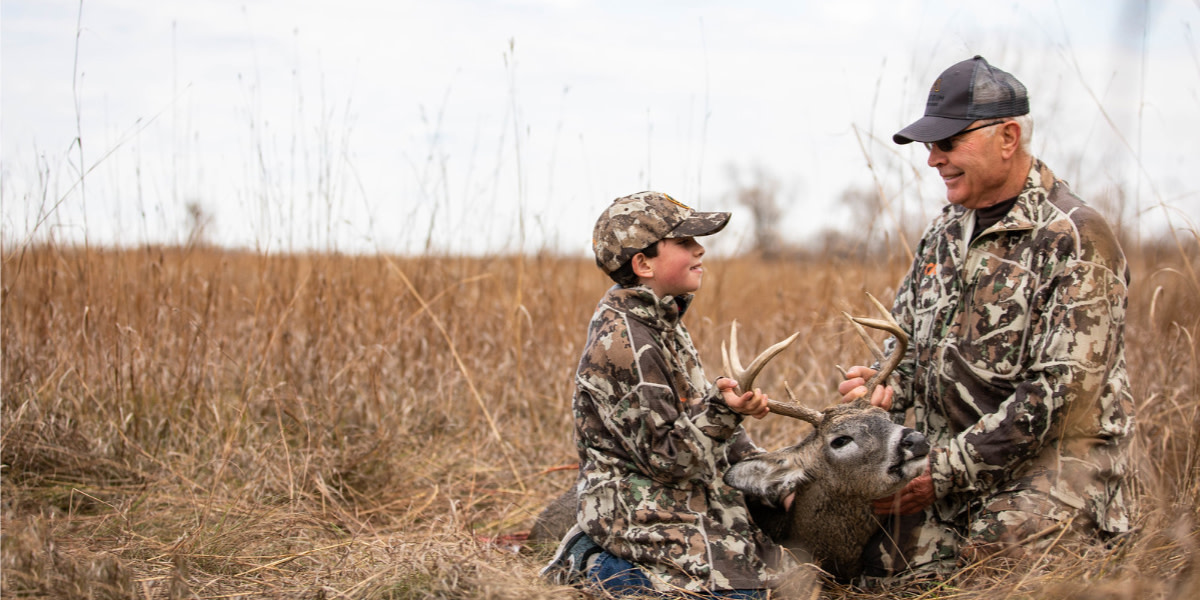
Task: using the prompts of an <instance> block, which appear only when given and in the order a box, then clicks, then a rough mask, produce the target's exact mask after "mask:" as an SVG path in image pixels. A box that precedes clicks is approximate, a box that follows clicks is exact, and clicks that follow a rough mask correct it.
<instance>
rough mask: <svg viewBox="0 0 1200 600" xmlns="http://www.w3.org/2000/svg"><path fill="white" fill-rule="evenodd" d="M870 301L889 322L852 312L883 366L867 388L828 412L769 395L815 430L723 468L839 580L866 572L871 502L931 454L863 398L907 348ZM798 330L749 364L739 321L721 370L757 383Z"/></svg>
mask: <svg viewBox="0 0 1200 600" xmlns="http://www.w3.org/2000/svg"><path fill="white" fill-rule="evenodd" d="M871 301H872V302H873V303H874V304H875V306H876V307H877V308H878V310H879V311H880V312H881V313H883V315H884V316H885V318H886V320H876V319H865V318H861V317H851V316H850V315H846V318H848V319H850V321H851V323H853V324H854V326H855V328H856V331H857V332H858V334H859V335H860V336H861V337H862V338H863V339H864V340H865V341H866V342H867V345H868V346H869V347H870V348H871V351H872V353H873V354H874V355H875V358H876V359H877V360H878V361H879V362H880V364H881V368H880V369H879V371H878V372H877V373H876V374H875V375H874V376H873V377H871V378H870V379H869V380H868V381H867V384H866V386H867V394H866V395H865V396H863V397H862V398H859V399H858V400H856V401H854V402H850V403H846V404H836V405H833V406H830V407H828V408H826V409H825V410H823V411H817V410H813V409H811V408H807V407H804V406H801V405H799V404H796V403H795V398H792V400H793V401H792V402H780V401H777V400H771V401H770V406H771V413H774V414H778V415H784V416H788V417H792V418H796V419H800V420H802V421H805V422H807V423H810V424H811V425H812V426H813V429H812V431H811V432H810V433H809V434H808V435H806V436H805V437H804V438H803V439H801V440H800V442H799V443H797V444H796V445H794V446H789V447H787V448H783V449H782V450H776V451H775V452H767V453H763V454H758V455H755V456H751V457H749V458H747V459H744V460H742V461H741V462H739V463H737V464H735V465H733V466H732V467H730V468H729V470H728V471H726V473H725V482H726V483H727V484H729V485H730V486H732V487H735V488H737V489H739V490H741V491H742V492H744V493H745V494H746V498H747V506H748V507H749V508H750V512H751V516H752V518H753V519H754V521H755V523H756V524H758V526H759V527H761V528H762V529H763V531H764V532H765V533H767V535H769V536H770V537H771V539H773V540H775V542H776V543H779V544H780V545H782V546H784V547H785V548H787V549H788V550H789V551H791V552H792V553H793V554H795V555H796V556H797V557H798V558H800V559H801V560H802V561H810V560H811V561H813V562H815V563H817V564H819V565H820V566H821V568H822V569H824V570H825V571H826V572H828V573H830V574H832V575H834V576H836V577H839V578H849V577H853V576H855V575H857V574H858V573H859V572H860V571H861V570H862V566H861V555H862V550H863V547H864V546H865V545H866V543H867V541H868V539H870V537H871V536H872V535H873V534H874V533H875V531H877V530H878V529H879V522H878V521H877V520H876V518H875V515H874V514H873V513H872V508H871V501H872V500H875V499H877V498H883V497H886V496H890V495H892V494H894V493H896V492H898V491H900V489H902V488H903V487H904V485H905V484H906V483H908V482H909V481H910V480H911V479H913V478H914V477H916V476H917V475H920V474H921V472H922V471H923V470H924V468H925V460H926V458H925V457H926V455H927V454H928V452H929V445H928V443H927V442H926V441H925V436H923V435H921V434H920V433H918V432H917V431H914V430H912V429H909V428H907V427H904V426H902V425H899V424H896V423H894V422H892V420H891V418H890V417H889V415H888V413H887V412H886V411H884V410H883V409H881V408H877V407H874V406H871V404H870V402H869V400H867V399H868V398H870V397H871V393H872V392H873V391H874V388H875V386H877V385H879V384H880V383H884V382H885V381H886V380H887V378H888V376H889V375H890V374H891V372H892V370H894V369H895V368H896V365H898V364H899V363H900V360H901V359H902V358H903V356H904V352H905V350H906V349H907V346H908V336H907V335H905V334H904V331H903V330H901V329H900V327H899V325H897V324H896V322H895V321H894V320H893V319H892V318H891V315H890V314H889V313H888V311H887V309H885V308H884V307H883V306H882V305H881V304H879V302H878V301H876V300H875V298H874V297H872V298H871ZM843 314H844V313H843ZM863 325H866V326H867V327H871V328H875V329H881V330H884V331H887V332H888V333H891V334H892V335H893V336H895V337H896V342H897V343H896V347H895V349H894V350H893V352H892V354H891V356H888V357H885V356H883V353H882V351H880V350H879V348H878V347H877V346H876V345H875V343H874V342H873V341H872V340H871V339H870V338H869V337H868V336H867V334H866V331H865V330H864V329H863V328H862V326H863ZM796 337H797V335H792V336H791V337H790V338H788V339H786V340H784V341H782V342H780V343H778V344H775V345H773V346H771V347H770V348H768V349H767V350H766V351H764V352H763V353H762V354H760V355H759V356H758V357H757V358H755V359H754V361H753V362H751V364H750V366H749V367H746V368H743V367H742V366H741V361H740V359H739V358H738V350H737V324H736V323H734V326H733V328H732V332H731V334H730V343H729V350H728V351H726V349H725V347H724V344H722V348H721V352H722V356H723V358H724V362H725V365H724V366H725V372H726V373H728V374H729V376H731V377H732V378H734V379H736V380H737V381H738V384H739V387H740V388H741V389H743V390H749V389H753V385H754V380H755V378H756V377H757V376H758V374H759V372H760V371H761V370H762V368H763V366H765V365H766V363H767V362H768V361H770V360H771V359H772V358H774V357H775V356H776V355H778V354H779V353H780V352H782V351H783V350H784V349H785V348H787V347H788V346H789V345H790V344H791V343H792V342H793V341H795V339H796ZM788 395H789V397H790V396H791V390H790V389H788ZM792 493H795V497H794V500H793V501H792V504H791V508H790V509H788V510H785V509H784V508H783V499H784V498H786V497H787V496H788V495H789V494H792ZM576 504H577V502H576V496H575V488H574V486H572V488H571V489H570V490H568V491H567V493H565V494H563V495H562V496H559V498H558V499H556V500H555V501H554V502H553V503H552V504H551V505H550V506H549V507H547V508H546V510H544V511H543V512H542V514H541V515H539V517H538V519H537V521H536V522H535V523H534V527H533V530H532V531H531V534H530V539H531V540H541V541H551V540H554V541H556V540H558V539H559V537H561V536H562V535H563V534H564V533H566V531H567V529H569V528H570V527H571V525H573V524H574V520H575V510H576Z"/></svg>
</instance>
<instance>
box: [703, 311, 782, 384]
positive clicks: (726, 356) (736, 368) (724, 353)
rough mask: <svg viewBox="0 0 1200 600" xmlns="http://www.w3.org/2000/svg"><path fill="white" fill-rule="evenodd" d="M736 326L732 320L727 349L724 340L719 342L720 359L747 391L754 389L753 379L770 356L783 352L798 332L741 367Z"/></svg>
mask: <svg viewBox="0 0 1200 600" xmlns="http://www.w3.org/2000/svg"><path fill="white" fill-rule="evenodd" d="M737 327H738V324H737V321H734V322H733V325H732V326H731V327H730V331H729V349H728V350H726V349H725V342H721V359H722V362H723V363H724V367H725V372H726V373H728V374H729V376H730V377H732V378H733V379H735V380H737V382H738V388H740V389H742V390H745V391H749V390H752V389H754V380H755V379H756V378H757V377H758V374H759V372H760V371H762V369H763V367H765V366H766V365H767V363H768V362H770V361H771V359H772V358H775V356H777V355H778V354H779V353H780V352H783V351H784V350H786V349H787V347H788V346H791V345H792V342H795V341H796V338H798V337H800V332H799V331H797V332H796V333H793V334H792V335H791V337H789V338H787V339H786V340H783V341H782V342H779V343H777V344H775V345H773V346H771V347H770V348H767V349H766V350H763V351H762V353H761V354H759V355H758V356H757V357H755V358H754V360H752V361H750V366H749V367H745V368H742V361H741V359H739V358H738V345H737Z"/></svg>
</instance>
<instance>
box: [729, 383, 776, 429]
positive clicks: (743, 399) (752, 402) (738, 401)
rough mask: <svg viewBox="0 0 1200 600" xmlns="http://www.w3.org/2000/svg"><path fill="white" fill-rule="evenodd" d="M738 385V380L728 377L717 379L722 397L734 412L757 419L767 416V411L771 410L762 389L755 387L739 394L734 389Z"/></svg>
mask: <svg viewBox="0 0 1200 600" xmlns="http://www.w3.org/2000/svg"><path fill="white" fill-rule="evenodd" d="M737 385H738V382H737V381H735V380H733V379H730V378H728V377H722V378H720V379H718V380H717V389H718V390H719V391H720V392H721V397H722V398H724V399H725V405H726V406H728V407H729V408H730V409H731V410H733V412H736V413H741V414H743V415H746V416H748V417H754V418H755V419H761V418H763V417H765V416H767V413H768V412H770V411H771V409H770V407H769V406H767V399H768V398H767V395H766V394H764V393H762V390H760V389H758V388H755V389H754V391H752V392H746V393H744V394H742V395H741V396H739V395H737V392H735V391H733V390H734V388H736V387H737Z"/></svg>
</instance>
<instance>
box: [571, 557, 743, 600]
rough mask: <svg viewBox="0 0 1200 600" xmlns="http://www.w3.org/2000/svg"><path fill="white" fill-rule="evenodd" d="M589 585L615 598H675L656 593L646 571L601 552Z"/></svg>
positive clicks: (734, 593)
mask: <svg viewBox="0 0 1200 600" xmlns="http://www.w3.org/2000/svg"><path fill="white" fill-rule="evenodd" d="M587 578H588V583H590V584H592V585H595V586H599V587H601V588H603V589H604V590H606V591H608V592H609V593H611V594H612V595H614V596H617V597H621V596H643V597H654V598H670V597H672V596H670V595H667V594H664V593H662V592H656V591H654V583H653V582H652V581H650V578H649V577H647V576H646V572H645V571H643V570H641V569H639V568H638V567H637V565H635V564H633V563H631V562H629V561H627V560H625V559H623V558H617V557H615V556H613V555H612V554H609V553H608V552H601V553H600V555H599V556H598V557H596V562H595V564H593V565H592V568H591V569H589V570H588V577H587ZM676 597H678V598H686V599H688V600H691V599H693V598H695V599H698V600H699V599H714V600H715V599H718V598H721V599H724V598H728V599H730V600H765V599H766V597H767V591H766V590H722V591H717V592H684V591H680V592H679V594H678V596H676Z"/></svg>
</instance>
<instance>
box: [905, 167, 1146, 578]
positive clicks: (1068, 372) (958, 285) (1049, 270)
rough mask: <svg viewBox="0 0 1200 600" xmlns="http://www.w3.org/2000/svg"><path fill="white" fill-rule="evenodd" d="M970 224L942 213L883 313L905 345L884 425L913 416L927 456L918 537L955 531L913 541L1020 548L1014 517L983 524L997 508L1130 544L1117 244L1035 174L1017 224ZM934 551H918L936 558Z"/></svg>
mask: <svg viewBox="0 0 1200 600" xmlns="http://www.w3.org/2000/svg"><path fill="white" fill-rule="evenodd" d="M974 213H975V211H972V210H968V209H964V208H962V207H960V206H957V205H948V206H947V207H946V208H945V210H944V211H943V213H942V214H941V216H940V217H938V218H937V219H935V220H934V222H933V223H932V224H931V225H930V227H929V229H928V230H927V231H926V232H925V234H924V236H923V237H922V239H921V242H920V244H919V246H918V248H917V251H916V257H915V260H914V262H913V267H912V269H911V270H910V271H909V273H908V275H907V276H906V277H905V278H904V280H903V281H902V283H901V285H900V288H899V290H898V293H897V295H896V301H895V305H894V307H893V313H894V315H895V317H896V319H897V321H898V322H899V323H900V325H901V327H903V328H904V329H905V330H906V331H907V332H908V333H909V336H910V339H911V342H910V347H909V349H908V354H907V356H906V358H905V359H904V361H903V362H902V363H901V364H900V366H899V367H898V368H897V376H896V380H897V381H899V382H900V384H899V385H898V386H896V388H895V392H896V394H895V398H894V404H893V408H892V410H893V417H894V418H895V419H898V420H899V419H902V418H903V417H904V413H905V411H906V410H908V409H911V410H912V411H913V413H914V416H915V419H916V428H917V429H918V430H919V431H921V432H922V433H924V434H925V435H926V437H928V438H929V443H930V445H931V446H933V447H934V450H933V452H931V455H930V456H931V458H930V463H931V474H932V477H933V481H934V485H935V488H936V494H937V497H938V501H937V502H936V503H935V504H934V506H933V507H932V508H931V510H930V511H929V515H928V519H927V522H929V523H930V527H934V528H935V529H936V527H937V525H936V523H942V524H948V526H949V527H950V528H951V529H952V530H954V531H955V532H956V535H955V536H950V537H949V538H947V537H945V536H941V535H938V534H935V533H933V532H925V533H924V534H915V535H914V537H921V536H922V535H924V536H925V537H928V538H930V539H934V538H938V539H942V540H943V541H942V542H938V543H945V544H948V543H951V541H947V540H950V539H951V538H953V540H952V541H953V543H955V544H958V545H959V546H960V550H961V548H966V547H971V548H975V549H979V548H987V547H994V544H992V542H998V541H999V542H1003V541H1004V540H1005V539H1009V540H1010V541H1013V540H1020V539H1023V538H1022V537H1020V536H1018V535H1016V534H1013V533H1005V532H1010V531H1021V530H1023V528H1022V527H1021V526H1020V523H1017V522H1015V520H1016V521H1019V520H1020V519H1015V520H1014V516H1013V515H1014V514H1019V513H1021V511H1016V512H1013V511H1008V512H1007V513H1006V511H1002V510H996V511H992V510H989V509H987V507H988V506H991V505H992V504H993V503H994V502H995V501H997V500H998V499H1002V498H1010V499H1013V498H1025V499H1024V500H1020V501H1019V502H1018V504H1021V505H1023V506H1026V505H1039V506H1042V507H1043V508H1040V509H1036V510H1034V509H1030V511H1028V512H1029V514H1039V515H1042V516H1046V517H1047V518H1051V519H1052V520H1054V521H1056V522H1061V521H1062V520H1063V519H1073V523H1075V524H1076V526H1078V525H1079V524H1085V526H1087V527H1090V528H1091V529H1092V533H1093V534H1095V533H1097V530H1098V531H1099V532H1107V533H1112V534H1116V533H1122V532H1126V531H1128V530H1129V528H1130V519H1131V514H1132V512H1133V511H1132V508H1133V507H1132V500H1133V499H1132V497H1131V496H1130V494H1131V489H1130V487H1129V484H1128V482H1127V477H1128V474H1129V468H1130V466H1129V464H1128V448H1129V441H1130V439H1131V438H1132V432H1133V427H1134V418H1133V398H1132V395H1131V393H1130V388H1129V380H1128V376H1127V374H1126V366H1125V343H1124V330H1125V311H1126V305H1127V300H1126V291H1127V286H1128V285H1129V281H1130V276H1129V266H1128V264H1127V263H1126V260H1125V255H1124V253H1123V251H1122V250H1121V247H1120V245H1119V243H1118V242H1117V239H1116V236H1115V235H1114V234H1113V232H1112V230H1111V229H1110V228H1109V226H1108V224H1107V223H1106V222H1105V221H1104V219H1103V218H1102V217H1101V216H1100V215H1099V214H1098V213H1097V212H1096V211H1095V210H1094V209H1092V208H1091V207H1089V206H1088V205H1087V204H1085V203H1084V202H1083V201H1082V200H1080V199H1079V197H1078V196H1076V195H1074V194H1073V193H1072V192H1071V190H1070V188H1068V186H1067V184H1066V182H1064V181H1061V180H1058V179H1056V178H1055V176H1054V173H1053V172H1051V170H1050V169H1049V168H1048V167H1046V166H1045V165H1044V164H1043V163H1042V162H1041V161H1040V160H1036V159H1035V160H1034V161H1033V166H1032V168H1031V169H1030V172H1029V175H1028V177H1027V178H1026V182H1025V187H1024V189H1023V191H1022V192H1021V194H1020V195H1019V196H1018V198H1017V201H1016V203H1015V204H1014V205H1013V207H1012V209H1011V210H1010V211H1009V212H1008V214H1007V215H1006V216H1005V217H1003V218H1002V219H1001V220H1000V221H999V222H997V223H995V224H994V225H992V226H991V227H989V228H988V229H987V230H986V231H984V232H983V233H982V235H980V236H978V237H977V238H976V239H975V240H974V241H973V242H972V241H970V239H971V230H972V228H973V226H974V217H975V214H974ZM888 345H889V350H890V349H891V347H893V346H894V340H889V341H888ZM1034 498H1036V499H1034ZM1001 513H1005V514H1003V515H1002V516H997V517H996V519H995V522H991V523H989V522H984V521H986V520H987V519H991V518H992V517H991V516H989V515H1001ZM972 520H980V522H978V523H972ZM935 521H936V523H934V522H935ZM1006 536H1007V537H1006ZM936 545H937V544H935V543H934V542H929V544H927V546H926V547H925V550H923V552H925V554H926V555H927V556H929V557H934V556H940V555H944V554H945V551H944V548H943V549H934V546H936Z"/></svg>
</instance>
